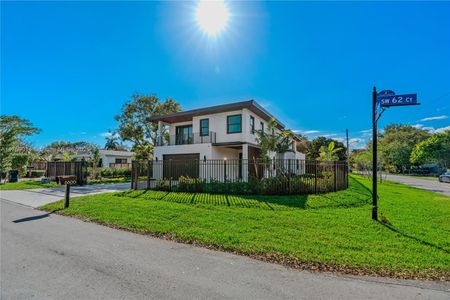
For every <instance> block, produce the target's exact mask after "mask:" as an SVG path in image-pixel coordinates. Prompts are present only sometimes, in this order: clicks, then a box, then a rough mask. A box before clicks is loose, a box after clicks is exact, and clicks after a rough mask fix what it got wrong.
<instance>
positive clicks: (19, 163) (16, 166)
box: [11, 153, 30, 176]
mask: <svg viewBox="0 0 450 300" xmlns="http://www.w3.org/2000/svg"><path fill="white" fill-rule="evenodd" d="M29 159H30V156H29V155H28V154H23V153H16V154H14V155H13V157H12V160H11V169H12V170H18V171H19V175H20V176H25V174H26V173H27V165H28V160H29Z"/></svg>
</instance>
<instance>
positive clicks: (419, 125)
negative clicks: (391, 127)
mask: <svg viewBox="0 0 450 300" xmlns="http://www.w3.org/2000/svg"><path fill="white" fill-rule="evenodd" d="M411 126H412V127H414V128H417V129H420V128H422V127H423V124H414V125H411Z"/></svg>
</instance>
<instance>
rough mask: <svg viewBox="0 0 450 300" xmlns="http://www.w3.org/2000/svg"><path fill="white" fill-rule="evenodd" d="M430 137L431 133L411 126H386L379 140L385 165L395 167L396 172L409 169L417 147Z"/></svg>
mask: <svg viewBox="0 0 450 300" xmlns="http://www.w3.org/2000/svg"><path fill="white" fill-rule="evenodd" d="M429 137H430V133H429V132H427V131H425V130H422V129H418V128H415V127H412V126H409V125H398V124H391V125H388V126H386V127H385V128H384V133H383V134H382V135H381V137H380V139H379V149H380V152H381V153H382V155H383V157H384V160H385V164H387V165H391V166H393V167H394V168H395V169H396V171H401V170H404V169H409V168H410V167H411V162H410V160H409V158H410V156H411V152H412V150H413V149H414V147H415V145H416V144H418V143H420V142H422V141H424V140H426V139H427V138H429Z"/></svg>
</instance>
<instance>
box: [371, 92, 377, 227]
mask: <svg viewBox="0 0 450 300" xmlns="http://www.w3.org/2000/svg"><path fill="white" fill-rule="evenodd" d="M377 165H378V161H377V88H376V87H373V92H372V220H375V221H376V220H378V209H377Z"/></svg>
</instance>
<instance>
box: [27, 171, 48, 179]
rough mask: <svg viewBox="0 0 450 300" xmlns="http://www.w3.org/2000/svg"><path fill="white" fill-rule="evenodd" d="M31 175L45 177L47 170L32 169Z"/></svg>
mask: <svg viewBox="0 0 450 300" xmlns="http://www.w3.org/2000/svg"><path fill="white" fill-rule="evenodd" d="M30 175H31V178H38V177H44V176H45V171H31V173H30Z"/></svg>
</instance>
